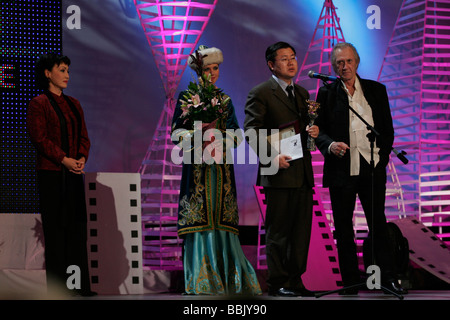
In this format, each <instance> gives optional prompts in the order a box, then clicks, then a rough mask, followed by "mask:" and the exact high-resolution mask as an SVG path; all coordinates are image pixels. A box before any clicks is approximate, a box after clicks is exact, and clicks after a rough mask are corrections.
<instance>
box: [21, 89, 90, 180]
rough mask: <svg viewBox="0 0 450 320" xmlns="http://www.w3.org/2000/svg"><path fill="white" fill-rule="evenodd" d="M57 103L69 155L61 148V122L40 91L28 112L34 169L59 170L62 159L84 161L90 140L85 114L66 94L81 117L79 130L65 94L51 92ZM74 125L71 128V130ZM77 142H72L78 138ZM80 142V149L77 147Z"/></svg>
mask: <svg viewBox="0 0 450 320" xmlns="http://www.w3.org/2000/svg"><path fill="white" fill-rule="evenodd" d="M52 95H53V97H54V99H55V100H56V102H57V103H58V105H59V107H60V109H61V111H62V113H63V114H64V117H65V119H66V124H67V132H68V140H69V155H67V154H66V153H65V152H64V151H63V150H62V149H61V125H60V121H59V118H58V115H57V114H56V112H55V110H54V109H53V107H52V105H51V103H50V101H49V99H48V98H47V96H46V95H45V94H41V95H39V96H37V97H35V98H33V99H32V100H31V101H30V104H29V105H28V111H27V121H26V122H27V130H28V134H29V136H30V139H31V142H32V143H33V145H34V146H35V147H36V150H37V163H36V169H37V170H56V171H59V170H61V166H62V164H61V161H62V160H63V158H64V157H65V156H66V157H69V158H74V159H79V158H81V157H84V158H85V159H86V161H87V159H88V155H89V148H90V145H91V144H90V140H89V137H88V133H87V128H86V123H85V121H84V113H83V109H82V108H81V105H80V103H79V102H78V100H77V99H75V98H72V97H69V99H70V100H71V101H72V102H73V104H74V105H75V108H76V109H77V110H78V112H79V114H80V118H81V122H82V123H81V132H80V133H78V130H77V118H76V117H75V115H74V114H73V112H72V111H71V109H70V107H69V105H68V103H67V102H66V100H65V99H64V97H63V96H62V95H61V96H57V95H55V94H52ZM72 128H74V130H72ZM78 139H79V143H75V141H78ZM78 145H79V149H78V150H77V148H78Z"/></svg>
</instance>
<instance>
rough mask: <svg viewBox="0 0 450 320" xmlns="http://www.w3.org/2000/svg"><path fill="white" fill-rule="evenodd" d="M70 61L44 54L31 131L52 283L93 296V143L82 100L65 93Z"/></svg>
mask: <svg viewBox="0 0 450 320" xmlns="http://www.w3.org/2000/svg"><path fill="white" fill-rule="evenodd" d="M69 65H70V59H69V58H68V57H66V56H62V55H58V54H47V55H43V56H41V57H40V58H39V60H38V61H37V64H36V82H37V86H38V87H39V88H40V89H43V90H44V92H43V94H41V95H39V96H37V97H35V98H33V99H32V100H31V101H30V104H29V106H28V112H27V129H28V133H29V136H30V139H31V142H32V143H33V145H34V146H35V148H36V150H37V159H36V160H37V163H36V169H37V177H38V185H39V201H40V211H41V218H42V226H43V231H44V238H45V263H46V274H47V285H53V284H54V283H56V284H58V285H61V286H62V287H63V288H64V289H65V288H66V287H67V288H68V289H75V290H74V291H70V292H71V293H79V294H82V295H90V294H92V292H91V290H90V283H89V272H88V264H87V248H86V242H87V231H86V230H87V214H86V203H85V193H84V181H83V175H82V174H83V173H84V171H83V170H84V166H85V163H86V160H87V158H88V155H89V148H90V141H89V137H88V133H87V129H86V123H85V121H84V114H83V110H82V108H81V105H80V103H79V102H78V100H76V99H74V98H72V97H69V96H66V95H64V94H63V89H65V88H67V84H68V81H69ZM71 265H74V266H77V267H79V268H80V269H79V270H80V276H81V277H80V279H79V282H78V283H79V284H81V287H80V286H79V285H78V284H77V281H76V279H74V280H73V281H69V282H70V284H71V285H70V286H66V284H69V283H67V279H68V277H69V276H71V275H72V273H73V271H68V270H67V268H68V267H69V266H71ZM72 268H73V267H72ZM70 270H71V269H70Z"/></svg>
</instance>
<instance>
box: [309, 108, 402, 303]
mask: <svg viewBox="0 0 450 320" xmlns="http://www.w3.org/2000/svg"><path fill="white" fill-rule="evenodd" d="M348 107H349V108H350V110H351V111H352V112H353V113H354V114H355V115H356V116H357V117H358V118H359V119H360V120H361V121H362V122H363V123H364V124H365V125H366V128H367V130H369V131H370V132H369V133H368V134H367V138H368V139H369V142H370V175H371V186H370V187H371V200H372V201H371V210H372V230H370V233H371V237H372V264H374V260H375V249H374V247H375V245H374V243H375V237H374V234H375V230H374V229H375V225H374V215H375V212H374V189H375V186H374V171H375V162H374V159H373V150H374V142H375V138H376V137H378V136H379V135H380V134H379V133H378V131H376V130H375V128H374V127H372V126H371V125H370V124H369V123H367V121H366V120H365V119H364V118H363V117H361V115H360V114H359V113H358V112H356V111H355V109H353V108H352V107H351V106H350V105H348ZM364 285H366V283H365V282H362V283H359V284H355V285H351V286H348V287H344V288H341V289H338V290H333V291H328V292H323V293H316V294H315V297H316V298H320V297H322V296H325V295H328V294H331V293H337V292H341V291H345V290H346V289H353V288H357V287H363V286H364ZM378 285H379V287H380V289H382V290H384V291H385V292H389V293H391V294H393V295H394V296H396V297H397V298H399V299H400V300H403V296H402V295H401V294H398V293H396V292H394V291H392V290H390V289H388V288H386V287H383V286H382V285H381V283H379V284H378Z"/></svg>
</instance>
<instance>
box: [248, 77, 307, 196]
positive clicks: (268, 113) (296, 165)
mask: <svg viewBox="0 0 450 320" xmlns="http://www.w3.org/2000/svg"><path fill="white" fill-rule="evenodd" d="M294 92H295V98H296V101H297V106H298V108H299V110H298V111H297V110H296V108H295V106H293V105H292V104H291V102H290V101H289V98H288V97H287V95H286V93H285V92H284V91H283V89H282V88H281V87H280V85H279V84H278V83H277V81H276V80H275V79H274V78H273V77H270V79H269V80H268V81H266V82H263V83H261V84H259V85H257V86H256V87H254V88H253V89H252V90H251V91H250V92H249V94H248V98H247V102H246V105H245V121H244V129H245V131H246V132H247V131H248V130H249V129H254V130H256V132H257V133H258V134H259V132H260V129H279V128H280V126H283V125H285V124H287V123H290V122H293V121H296V120H298V121H299V124H300V132H301V136H302V147H303V158H302V159H298V160H293V161H291V162H290V167H289V168H287V169H279V170H278V172H277V173H276V174H274V175H261V170H259V171H258V181H257V184H258V185H261V186H263V187H277V188H283V187H286V188H295V187H300V186H302V185H303V183H304V182H306V183H307V184H308V185H309V186H310V187H313V186H314V176H313V169H312V164H311V154H310V152H309V151H308V150H307V149H306V141H307V137H308V133H307V132H306V126H307V124H308V122H309V119H308V114H307V111H308V110H307V108H308V107H307V104H306V100H307V99H309V93H308V91H307V90H306V89H304V88H302V87H300V86H299V85H294ZM268 133H269V134H270V130H268ZM246 137H247V140H248V142H249V144H250V146H252V147H253V146H254V145H256V144H254V143H255V141H252V140H251V137H249V136H246ZM258 149H260V147H259V146H258ZM258 149H257V150H255V152H256V153H257V154H258ZM258 156H259V154H258ZM274 156H276V154H272V158H273V157H274ZM262 166H264V165H263V164H261V163H260V168H261V167H262Z"/></svg>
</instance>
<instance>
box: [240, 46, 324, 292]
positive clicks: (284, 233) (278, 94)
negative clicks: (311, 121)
mask: <svg viewBox="0 0 450 320" xmlns="http://www.w3.org/2000/svg"><path fill="white" fill-rule="evenodd" d="M266 61H267V66H268V67H269V69H270V70H271V72H272V77H270V79H269V80H268V81H266V82H263V83H261V84H259V85H258V86H256V87H255V88H253V89H252V90H251V91H250V93H249V95H248V98H247V103H246V106H245V123H244V127H245V130H246V133H247V132H248V131H249V130H254V131H256V135H247V137H248V142H249V144H250V146H252V148H254V149H256V150H255V151H256V152H257V154H258V156H259V158H260V167H259V172H258V182H257V184H259V185H261V186H263V187H264V192H265V196H266V204H267V209H266V218H265V229H266V255H267V266H268V279H267V284H268V287H269V294H270V295H275V296H313V295H314V294H313V293H312V292H311V291H309V290H307V289H306V288H305V286H304V285H303V282H302V279H301V276H302V274H303V273H304V272H305V271H306V264H307V257H308V249H309V241H310V236H311V222H312V206H313V190H312V188H313V186H314V178H313V169H312V164H311V154H310V152H309V151H308V150H307V148H306V145H307V137H308V134H309V135H310V136H312V137H314V138H315V137H317V135H318V133H319V129H318V127H317V126H312V127H311V128H309V126H308V114H307V111H308V106H307V103H306V100H307V99H308V98H309V93H308V91H306V90H305V89H304V88H302V87H300V86H299V85H297V84H295V83H294V82H293V78H294V77H295V76H296V74H297V72H298V65H297V57H296V53H295V49H294V48H293V47H292V46H291V45H289V44H288V43H285V42H277V43H275V44H273V45H271V46H270V47H268V48H267V50H266ZM290 87H291V92H289V90H290V89H289V88H290ZM286 125H287V126H292V127H293V128H294V129H295V133H296V134H298V133H300V136H301V146H298V148H302V152H303V156H302V157H301V158H298V159H295V160H293V159H292V158H291V157H290V156H289V155H286V154H281V153H279V152H277V151H274V146H273V145H270V144H269V143H268V145H267V146H263V147H266V148H267V149H265V150H271V151H272V153H271V154H270V155H269V157H267V155H266V154H262V153H261V154H260V153H259V151H260V150H264V148H262V147H261V144H259V145H258V142H259V143H261V142H263V141H264V142H266V141H267V140H266V139H265V136H264V137H263V138H261V136H263V135H265V134H266V133H267V134H270V129H280V128H283V127H285V126H286ZM264 129H265V130H264ZM255 146H256V147H255ZM267 158H268V159H270V161H271V163H270V166H273V165H275V166H276V168H277V170H276V173H274V172H273V170H266V171H264V169H267V163H264V161H261V160H262V159H267ZM265 164H266V166H265Z"/></svg>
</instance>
